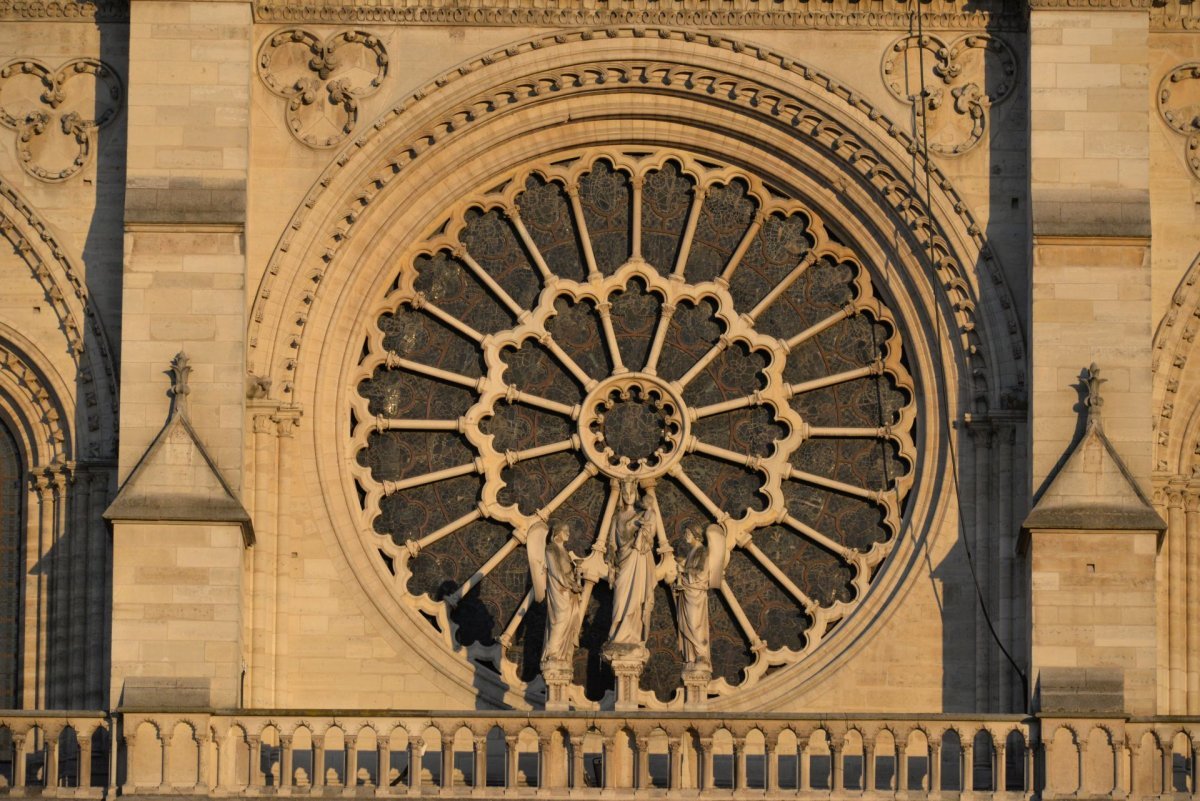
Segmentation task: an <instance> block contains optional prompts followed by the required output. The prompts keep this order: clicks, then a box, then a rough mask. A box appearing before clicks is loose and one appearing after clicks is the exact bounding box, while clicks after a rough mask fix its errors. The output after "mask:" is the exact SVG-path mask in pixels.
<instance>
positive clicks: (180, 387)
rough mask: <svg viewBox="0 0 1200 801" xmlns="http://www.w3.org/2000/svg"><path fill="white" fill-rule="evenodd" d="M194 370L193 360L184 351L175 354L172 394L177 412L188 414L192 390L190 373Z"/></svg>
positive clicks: (172, 372) (172, 363) (172, 368)
mask: <svg viewBox="0 0 1200 801" xmlns="http://www.w3.org/2000/svg"><path fill="white" fill-rule="evenodd" d="M191 372H192V365H191V360H190V359H189V358H188V355H187V354H186V353H184V352H183V351H179V353H177V354H175V358H174V359H172V360H171V396H172V398H174V404H173V406H174V409H173V411H175V412H176V413H179V414H187V398H188V393H190V392H191V391H192V389H191V387H189V386H188V375H189V374H191Z"/></svg>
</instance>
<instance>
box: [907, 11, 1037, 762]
mask: <svg viewBox="0 0 1200 801" xmlns="http://www.w3.org/2000/svg"><path fill="white" fill-rule="evenodd" d="M962 11H963V12H964V13H968V14H971V13H976V14H987V15H988V16H987V17H986V20H987V22H986V24H985V25H984V27H983V30H982V31H981V32H980V33H981V35H980V36H979V38H978V39H977V41H976V42H975V43H971V42H970V41H969V40H967V39H966V38H965V37H964V36H963V34H962V33H961V32H956V31H946V30H940V29H934V28H932V27H930V26H928V25H927V24H926V20H925V18H924V17H923V16H922V14H924V13H928V11H927V10H926V9H924V8H922V7H921V6H920V5H918V7H916V8H915V9H914V11H913V13H912V14H911V16H910V27H909V30H908V31H907V33H908V34H909V35H912V36H925V37H931V38H932V39H933V41H932V42H929V43H928V46H927V47H926V48H924V52H923V56H922V58H923V61H922V62H921V63H920V65H919V68H913V66H912V65H910V68H909V69H908V71H907V73H906V74H907V76H908V82H909V85H908V86H907V92H906V93H907V94H908V95H909V96H910V97H912V98H914V100H916V102H915V103H913V104H912V105H911V116H910V118H909V120H908V125H909V131H910V132H911V133H912V135H913V138H914V140H915V141H916V142H917V143H918V147H917V149H916V152H914V154H913V157H912V160H911V162H910V166H911V170H912V172H911V181H912V185H913V186H914V188H915V189H916V191H917V193H918V195H919V199H920V201H921V204H922V206H927V205H928V200H929V195H930V193H929V192H928V191H927V187H928V185H929V183H930V182H932V183H934V184H936V182H937V180H938V179H937V177H931V176H930V175H929V172H928V169H940V170H942V171H943V172H945V173H947V174H949V175H950V176H953V175H954V174H955V173H959V172H965V173H966V174H970V175H976V177H977V178H978V179H979V180H980V181H981V182H982V181H986V182H987V185H986V190H985V191H986V197H979V195H978V194H974V196H972V193H971V189H972V187H971V186H970V185H969V183H968V182H965V181H963V182H961V183H962V184H963V185H962V186H960V187H958V189H959V191H960V192H963V193H964V194H963V200H964V201H965V202H966V204H967V205H968V208H970V209H971V210H972V211H973V213H974V214H975V217H976V219H977V220H978V221H979V222H981V223H983V224H984V225H983V230H982V231H980V239H981V240H982V241H981V248H980V253H981V255H980V262H979V263H978V264H974V265H963V268H964V270H967V271H973V272H975V273H976V274H977V275H978V276H979V277H980V279H979V284H978V291H979V292H980V293H981V295H982V297H979V298H976V301H977V303H978V306H977V307H976V308H975V309H973V310H970V309H968V310H966V314H967V316H971V315H973V316H974V322H975V323H976V330H978V331H986V332H987V334H986V335H987V336H989V337H990V338H991V340H992V341H991V342H987V343H982V342H981V343H979V344H981V345H984V346H983V347H980V348H979V349H978V351H979V352H978V353H975V354H972V355H971V356H970V365H969V366H968V367H967V368H966V370H965V372H964V374H963V377H962V378H961V379H960V381H963V382H969V383H966V384H959V385H956V386H946V387H945V390H944V392H945V393H947V394H946V395H944V396H943V403H944V404H945V405H946V406H945V408H951V407H953V406H957V407H958V408H961V409H962V410H963V412H964V415H963V416H961V417H960V418H959V419H956V420H948V421H943V422H944V423H945V424H947V425H951V426H953V436H954V438H955V447H954V448H953V449H951V450H950V451H949V454H948V459H949V461H948V462H947V463H946V464H945V465H944V466H942V469H943V470H944V471H945V473H944V476H945V483H944V485H943V486H944V491H948V492H951V493H954V495H955V496H956V498H955V501H956V506H957V509H958V512H957V519H954V518H951V520H949V521H947V525H954V526H955V527H956V529H957V537H956V539H955V541H954V543H953V545H952V546H951V547H950V548H949V550H948V552H945V553H943V554H937V555H932V554H930V553H929V552H928V551H925V552H924V554H923V555H922V556H921V557H920V558H921V559H922V560H923V562H924V565H925V567H926V569H928V571H929V575H930V578H931V580H932V582H933V587H932V591H933V594H934V595H935V597H936V599H937V603H938V605H939V608H940V611H941V617H942V634H941V650H942V653H941V668H942V711H944V712H948V713H972V714H973V713H984V712H1012V711H1021V710H1023V709H1024V705H1025V696H1026V695H1027V691H1026V690H1025V689H1023V688H1024V677H1023V671H1024V666H1025V665H1026V664H1027V662H1028V659H1027V656H1026V654H1027V651H1028V642H1027V639H1028V638H1027V631H1028V627H1027V621H1026V620H1025V609H1026V608H1027V604H1026V603H1025V602H1024V600H1023V599H1024V597H1025V595H1026V594H1027V589H1026V584H1027V580H1026V578H1025V571H1024V570H1023V568H1022V566H1021V565H1022V563H1021V561H1020V557H1019V556H1018V555H1017V553H1016V543H1017V534H1018V530H1019V526H1020V523H1021V521H1022V520H1023V519H1024V516H1025V514H1026V513H1027V511H1028V509H1029V502H1028V493H1027V487H1028V475H1027V470H1026V461H1027V459H1026V453H1027V448H1028V446H1027V443H1026V437H1025V430H1026V425H1025V416H1026V410H1027V405H1028V401H1027V386H1026V381H1027V376H1028V369H1029V365H1028V356H1027V350H1026V348H1025V347H1024V346H1022V347H1020V348H1019V349H1018V350H1020V353H1018V352H1015V350H1014V351H1013V352H1011V353H1007V352H1005V349H1012V348H1013V346H1012V344H1011V338H1012V337H1014V336H1019V337H1020V338H1021V339H1023V340H1027V325H1028V320H1027V309H1028V308H1029V289H1028V287H1029V276H1028V270H1027V268H1026V267H1025V265H1026V264H1027V263H1028V260H1029V252H1028V248H1027V243H1028V242H1029V236H1030V234H1029V231H1030V228H1029V217H1028V208H1029V197H1028V175H1029V161H1028V141H1029V133H1028V130H1029V120H1028V114H1027V109H1028V89H1027V87H1028V76H1027V75H1023V74H1022V70H1024V69H1026V67H1025V66H1024V65H1027V64H1028V59H1027V58H1024V57H1023V56H1024V52H1023V51H1024V50H1025V49H1026V48H1027V44H1026V42H1027V38H1028V37H1027V33H1026V30H1027V14H1026V11H1025V10H1024V9H1023V8H1022V6H1021V4H1019V3H1016V2H1013V0H968V2H966V3H965V5H964V6H963V8H962ZM991 40H1000V41H1001V42H1002V43H1003V45H1006V46H1007V47H1006V48H1004V47H1002V46H997V49H993V48H992V47H990V46H989V44H988V43H989V42H990V41H991ZM913 58H914V60H915V59H916V58H917V56H916V55H915V54H914V56H913ZM955 59H959V60H960V61H962V62H964V63H960V64H957V65H956V64H954V63H952V62H953V61H954V60H955ZM972 59H973V61H972ZM1014 63H1015V65H1016V71H1015V73H1014V71H1013V69H1012V66H1013V64H1014ZM956 66H959V67H961V68H962V72H956V71H955V69H954V68H955V67H956ZM922 76H923V78H922ZM972 92H975V93H977V94H976V95H975V96H976V97H982V98H984V100H983V101H982V102H980V103H979V104H976V105H974V106H972V104H971V103H970V102H969V101H970V98H971V97H972ZM925 97H930V98H933V99H934V101H935V103H936V101H937V100H938V99H940V103H936V105H937V108H936V109H932V110H928V111H926V112H925V113H922V108H927V107H926V106H925V103H924V100H923V98H925ZM987 98H995V99H996V102H994V103H991V102H988V100H987ZM961 101H967V102H961ZM973 112H978V113H979V114H980V116H979V117H974V116H972V113H973ZM976 120H980V121H982V125H983V128H982V131H981V132H980V133H979V134H978V135H979V136H980V139H979V140H978V141H977V142H976V143H975V144H973V145H971V144H970V141H971V126H972V123H973V122H975V121H976ZM938 143H940V144H941V146H942V152H938V150H939V149H938V147H937V144H938ZM930 145H933V147H932V149H930ZM952 180H955V179H953V178H952ZM955 183H959V181H957V180H955ZM930 212H931V213H932V214H934V215H936V214H937V211H935V210H933V209H930ZM935 226H936V216H935ZM924 247H926V248H927V247H929V245H928V243H925V244H924ZM925 261H926V263H927V269H928V270H929V271H930V274H929V278H930V281H931V283H932V284H933V285H934V286H935V287H941V289H938V290H935V291H938V292H939V297H938V304H939V306H940V307H941V322H940V323H939V322H937V321H934V325H935V326H938V325H940V326H942V327H943V330H941V331H936V332H935V337H934V339H935V341H947V340H948V339H950V340H957V339H958V337H959V332H958V331H957V330H945V327H946V326H947V321H950V322H949V324H950V325H951V326H955V325H956V324H955V323H954V322H953V321H954V320H955V312H956V311H958V310H957V309H955V308H954V304H955V299H954V298H951V297H950V296H949V294H948V293H947V292H946V291H945V288H946V283H945V281H944V280H943V279H944V277H943V276H939V275H937V274H936V272H935V268H934V266H933V258H932V254H931V253H928V252H927V254H926V259H925ZM1014 271H1015V272H1014ZM1010 291H1011V292H1012V293H1013V294H1012V295H1010V294H1009V292H1010ZM989 293H998V294H997V295H996V296H993V297H991V298H988V297H986V296H987V295H988V294H989ZM988 307H991V308H997V307H1000V308H1002V309H1003V310H1004V313H1005V314H1006V315H1015V318H1013V317H1012V316H1010V317H1009V318H1008V319H1006V320H1002V321H1001V320H996V319H991V320H988V321H984V320H982V319H980V318H981V316H982V315H983V314H984V311H985V309H986V308H988ZM1014 307H1015V308H1014ZM1011 319H1016V321H1017V322H1016V324H1015V328H1016V329H1017V330H1012V327H1013V324H1012V323H1010V322H1009V320H1011ZM993 356H999V357H1000V358H1004V359H1009V358H1011V359H1012V360H1013V362H1012V363H1013V364H1015V367H1016V371H1017V373H1016V374H1010V375H1006V376H1004V378H1003V379H1002V380H1004V381H1006V382H1007V383H1006V384H1005V385H1003V386H990V385H989V383H988V382H989V381H990V380H992V377H994V376H998V375H1000V373H1001V371H1000V370H999V369H997V368H998V367H1000V365H993V364H986V361H987V360H988V359H990V358H992V357H993ZM958 358H959V359H960V360H961V363H962V364H964V365H968V355H967V354H966V353H964V352H963V351H962V350H961V349H960V351H959V355H958ZM981 362H983V363H981ZM972 368H978V369H972ZM951 393H953V394H951ZM952 400H957V401H958V403H957V404H954V403H951V401H952ZM934 424H935V425H936V424H938V423H937V422H936V421H934ZM934 435H936V436H948V435H950V432H949V431H944V432H941V433H936V432H935V434H934ZM920 547H921V548H924V547H925V545H924V544H923V543H922V544H920ZM934 560H936V563H935V561H934ZM1014 663H1015V664H1014ZM982 753H986V752H982ZM979 756H980V752H977V758H978V757H979Z"/></svg>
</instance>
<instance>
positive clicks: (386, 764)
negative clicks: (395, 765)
mask: <svg viewBox="0 0 1200 801" xmlns="http://www.w3.org/2000/svg"><path fill="white" fill-rule="evenodd" d="M391 736H392V735H391V732H387V733H385V734H379V735H376V737H375V788H376V789H378V790H383V791H385V792H386V791H387V789H388V788H389V787H391V785H392V741H391Z"/></svg>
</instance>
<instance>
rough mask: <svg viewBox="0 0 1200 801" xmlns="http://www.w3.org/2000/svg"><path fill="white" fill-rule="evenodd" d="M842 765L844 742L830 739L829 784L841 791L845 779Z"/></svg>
mask: <svg viewBox="0 0 1200 801" xmlns="http://www.w3.org/2000/svg"><path fill="white" fill-rule="evenodd" d="M843 776H844V771H843V765H842V744H841V743H840V742H834V741H833V740H832V739H831V740H830V741H829V786H830V787H832V788H833V792H835V793H840V792H842V791H843V790H844V789H846V788H845V787H844V784H845V779H844V778H843Z"/></svg>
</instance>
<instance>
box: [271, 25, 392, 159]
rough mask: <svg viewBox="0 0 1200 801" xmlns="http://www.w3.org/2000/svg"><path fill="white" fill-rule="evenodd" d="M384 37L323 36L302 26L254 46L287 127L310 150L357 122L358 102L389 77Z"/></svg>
mask: <svg viewBox="0 0 1200 801" xmlns="http://www.w3.org/2000/svg"><path fill="white" fill-rule="evenodd" d="M387 71H388V56H387V50H386V49H385V48H384V46H383V42H382V40H380V38H379V37H378V36H375V35H373V34H369V33H366V32H364V31H354V30H350V31H339V32H338V33H335V34H333V35H331V36H328V37H326V38H321V37H320V36H318V35H317V34H315V33H313V32H312V31H309V30H305V29H303V28H288V29H285V30H282V31H277V32H275V33H273V34H271V36H269V37H267V39H266V41H264V42H263V43H262V46H261V47H259V49H258V75H259V77H260V78H261V79H262V82H263V84H264V85H265V86H266V87H267V89H269V90H270V91H271V92H272V93H273V94H275V95H277V96H279V97H282V98H283V99H284V100H286V101H287V105H286V108H285V110H284V117H285V119H286V120H287V127H288V131H290V132H291V134H292V136H294V137H295V138H296V139H297V140H299V141H300V142H303V143H304V144H306V145H308V146H309V147H313V148H327V147H334V146H335V145H337V144H339V143H340V142H342V141H343V140H344V139H345V138H346V137H347V136H349V135H350V133H351V132H352V131H353V130H354V126H355V125H357V123H358V103H359V100H361V99H362V98H365V97H369V96H370V95H373V94H375V92H376V91H378V90H379V87H380V86H382V85H383V80H384V78H386V77H387Z"/></svg>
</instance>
